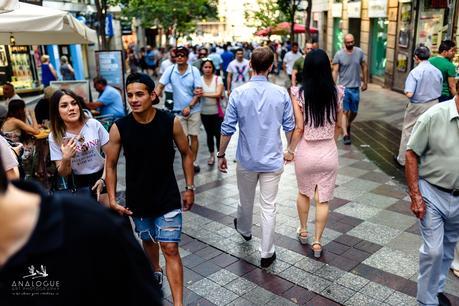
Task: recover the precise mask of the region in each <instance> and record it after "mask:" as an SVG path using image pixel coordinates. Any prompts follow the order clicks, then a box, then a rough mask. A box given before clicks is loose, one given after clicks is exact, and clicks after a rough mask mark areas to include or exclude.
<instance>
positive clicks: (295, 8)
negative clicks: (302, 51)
mask: <svg viewBox="0 0 459 306" xmlns="http://www.w3.org/2000/svg"><path fill="white" fill-rule="evenodd" d="M303 1H306V2H307V6H306V20H305V26H306V39H307V40H309V39H310V37H311V30H310V24H311V12H312V0H277V4H278V6H279V9H280V10H281V12H283V13H284V14H285V16H287V19H288V21H289V22H290V42H293V40H294V35H295V31H294V26H295V17H296V13H297V12H299V11H303V5H302V2H303Z"/></svg>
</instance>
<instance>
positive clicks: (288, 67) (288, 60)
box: [284, 41, 301, 80]
mask: <svg viewBox="0 0 459 306" xmlns="http://www.w3.org/2000/svg"><path fill="white" fill-rule="evenodd" d="M300 57H301V53H300V52H299V49H298V43H297V42H296V41H295V42H293V43H292V50H291V51H289V52H287V54H285V56H284V71H285V72H286V73H287V75H288V78H289V79H290V80H291V79H292V70H293V64H295V61H296V60H297V59H299V58H300Z"/></svg>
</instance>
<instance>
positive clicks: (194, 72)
mask: <svg viewBox="0 0 459 306" xmlns="http://www.w3.org/2000/svg"><path fill="white" fill-rule="evenodd" d="M159 82H160V83H161V84H163V85H164V86H166V85H167V84H172V92H173V94H174V111H177V112H180V111H182V110H183V109H184V108H185V107H187V106H188V105H190V102H191V100H192V99H193V96H194V90H195V89H196V88H197V87H202V82H201V73H200V72H199V70H198V68H196V67H193V66H192V65H190V64H188V67H187V70H186V71H185V72H184V73H183V74H180V71H179V69H178V66H177V64H175V65H172V66H170V67H168V68H167V69H166V71H165V72H164V74H163V75H162V76H161V79H160V80H159ZM200 111H201V103H198V104H197V105H195V107H193V109H192V110H191V113H192V114H193V113H196V112H200Z"/></svg>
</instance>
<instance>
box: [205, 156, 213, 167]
mask: <svg viewBox="0 0 459 306" xmlns="http://www.w3.org/2000/svg"><path fill="white" fill-rule="evenodd" d="M207 164H208V165H209V166H213V165H214V164H215V157H214V156H213V155H212V156H211V157H209V159H208V160H207Z"/></svg>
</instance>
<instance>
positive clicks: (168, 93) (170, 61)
mask: <svg viewBox="0 0 459 306" xmlns="http://www.w3.org/2000/svg"><path fill="white" fill-rule="evenodd" d="M174 64H175V53H174V49H171V50H170V51H169V58H167V59H165V60H164V61H162V62H161V66H160V67H159V75H160V77H161V76H162V75H163V74H164V72H165V71H166V69H167V68H169V67H170V66H172V65H174ZM164 95H165V99H166V100H165V101H164V106H165V107H166V108H167V109H168V110H172V109H173V108H174V94H173V91H172V84H167V85H166V86H165V87H164Z"/></svg>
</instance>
